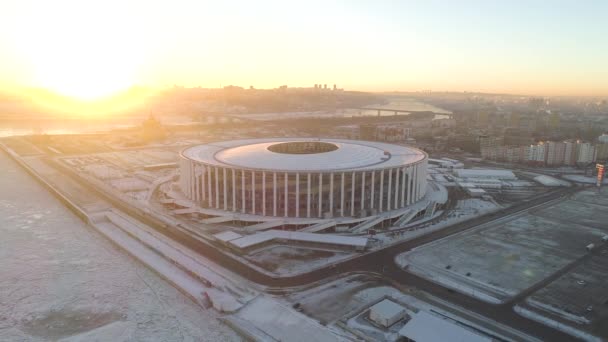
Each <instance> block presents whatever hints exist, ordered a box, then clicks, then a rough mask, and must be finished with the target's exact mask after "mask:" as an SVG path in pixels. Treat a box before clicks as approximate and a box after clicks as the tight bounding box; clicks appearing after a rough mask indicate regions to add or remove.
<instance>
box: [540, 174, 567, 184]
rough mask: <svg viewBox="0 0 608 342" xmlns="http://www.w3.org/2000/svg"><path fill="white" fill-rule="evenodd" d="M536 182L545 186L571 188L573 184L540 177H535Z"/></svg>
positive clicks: (549, 177) (548, 177)
mask: <svg viewBox="0 0 608 342" xmlns="http://www.w3.org/2000/svg"><path fill="white" fill-rule="evenodd" d="M534 180H535V181H537V182H539V183H540V184H542V185H544V186H570V185H571V184H570V183H569V182H567V181H565V180H561V179H557V178H554V177H551V176H546V175H539V176H536V177H534Z"/></svg>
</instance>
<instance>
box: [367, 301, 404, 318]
mask: <svg viewBox="0 0 608 342" xmlns="http://www.w3.org/2000/svg"><path fill="white" fill-rule="evenodd" d="M370 310H371V311H372V312H374V313H375V314H376V315H378V316H381V317H385V318H388V319H391V318H393V317H395V316H398V315H401V314H402V313H403V311H405V309H404V308H403V306H401V305H399V304H397V303H395V302H393V301H392V300H390V299H384V300H382V301H381V302H379V303H377V304H376V305H374V306H372V307H371V308H370Z"/></svg>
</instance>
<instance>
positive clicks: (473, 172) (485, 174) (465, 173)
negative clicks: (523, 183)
mask: <svg viewBox="0 0 608 342" xmlns="http://www.w3.org/2000/svg"><path fill="white" fill-rule="evenodd" d="M454 173H455V174H456V175H457V176H458V177H461V178H495V179H517V177H515V174H514V173H513V172H512V171H509V170H493V169H459V170H454Z"/></svg>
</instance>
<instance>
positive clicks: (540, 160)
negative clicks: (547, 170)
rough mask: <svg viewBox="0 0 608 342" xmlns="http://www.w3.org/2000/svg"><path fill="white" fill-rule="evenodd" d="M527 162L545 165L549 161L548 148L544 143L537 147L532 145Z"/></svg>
mask: <svg viewBox="0 0 608 342" xmlns="http://www.w3.org/2000/svg"><path fill="white" fill-rule="evenodd" d="M527 160H528V162H530V163H531V164H535V165H545V160H547V146H546V145H545V144H544V143H543V142H541V143H539V144H537V145H530V149H529V150H528V158H527Z"/></svg>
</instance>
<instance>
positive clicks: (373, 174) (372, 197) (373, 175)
mask: <svg viewBox="0 0 608 342" xmlns="http://www.w3.org/2000/svg"><path fill="white" fill-rule="evenodd" d="M375 178H376V171H372V193H371V195H372V196H371V198H370V201H369V205H370V206H369V207H370V209H374V195H375V193H374V190H376V189H375V187H376V179H375Z"/></svg>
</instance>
